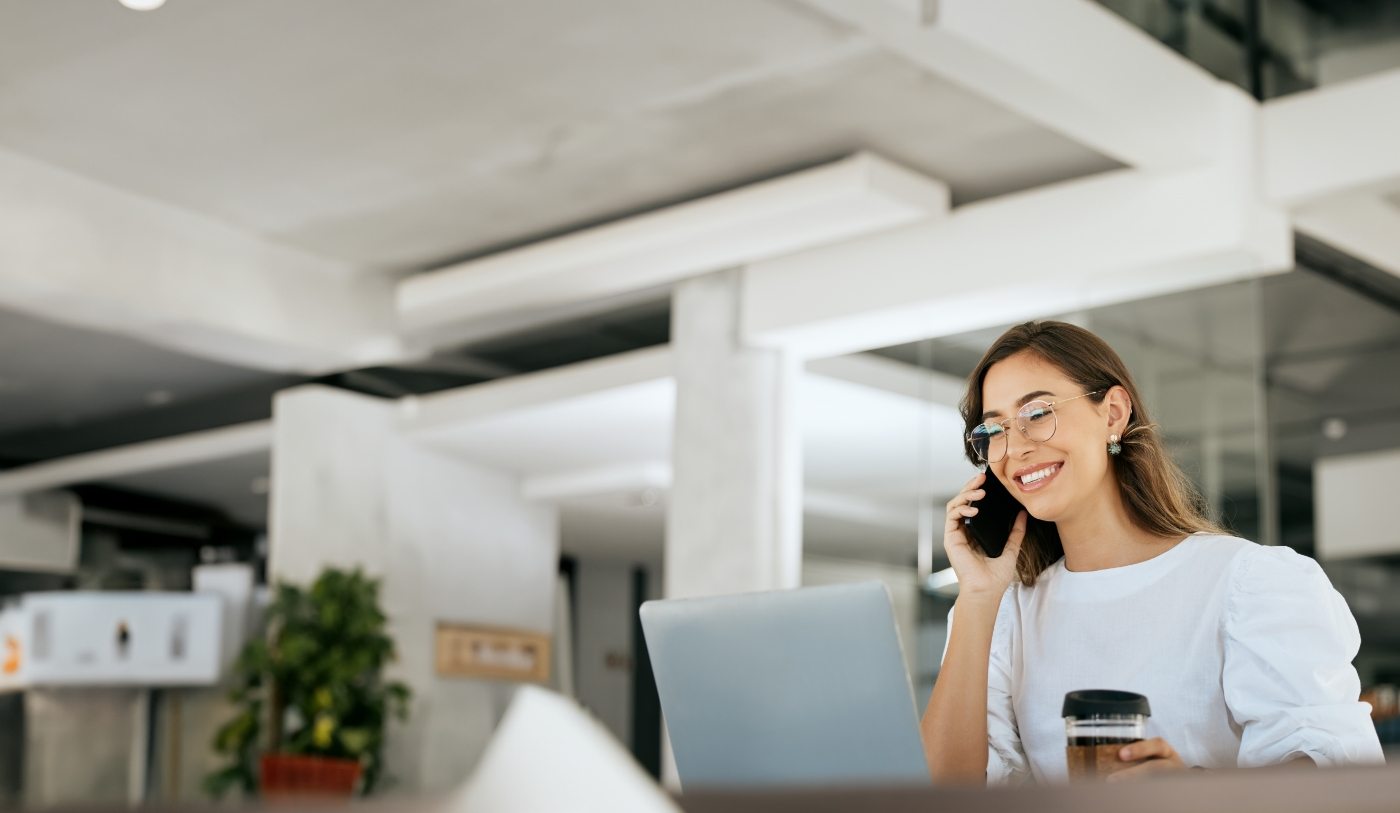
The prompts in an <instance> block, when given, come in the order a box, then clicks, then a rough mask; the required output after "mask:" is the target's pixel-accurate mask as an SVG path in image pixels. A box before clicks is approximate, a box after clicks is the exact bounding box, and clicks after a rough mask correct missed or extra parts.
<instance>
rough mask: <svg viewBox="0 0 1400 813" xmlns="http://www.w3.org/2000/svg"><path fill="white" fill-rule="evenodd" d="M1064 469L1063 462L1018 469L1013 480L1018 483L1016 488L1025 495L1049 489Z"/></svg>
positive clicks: (1012, 476)
mask: <svg viewBox="0 0 1400 813" xmlns="http://www.w3.org/2000/svg"><path fill="white" fill-rule="evenodd" d="M1063 468H1064V462H1063V461H1053V462H1050V463H1037V464H1035V465H1033V466H1025V467H1023V468H1020V469H1017V470H1016V473H1015V474H1013V475H1011V479H1012V481H1013V482H1015V483H1016V488H1017V490H1019V491H1022V492H1024V493H1030V492H1032V491H1040V490H1041V489H1043V488H1047V487H1049V485H1050V482H1051V481H1052V480H1054V479H1055V478H1056V477H1057V476H1059V474H1060V470H1061V469H1063Z"/></svg>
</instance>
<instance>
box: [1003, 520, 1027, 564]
mask: <svg viewBox="0 0 1400 813" xmlns="http://www.w3.org/2000/svg"><path fill="white" fill-rule="evenodd" d="M1029 521H1030V520H1029V518H1028V515H1027V514H1026V512H1025V511H1024V510H1023V511H1018V512H1017V513H1016V520H1015V521H1014V522H1012V523H1011V535H1010V536H1008V537H1007V538H1006V551H1007V553H1009V554H1011V560H1012V561H1015V559H1016V557H1017V556H1018V555H1020V553H1021V543H1023V542H1025V541H1026V525H1027V524H1028V523H1029ZM1003 555H1005V554H1003Z"/></svg>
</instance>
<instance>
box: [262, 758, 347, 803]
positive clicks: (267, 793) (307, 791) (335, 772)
mask: <svg viewBox="0 0 1400 813" xmlns="http://www.w3.org/2000/svg"><path fill="white" fill-rule="evenodd" d="M259 769H260V770H259V777H258V778H259V783H258V784H259V788H260V789H261V791H262V796H263V798H264V799H285V798H288V797H294V798H303V799H304V798H307V797H319V798H323V799H325V798H336V799H349V798H350V797H351V796H353V795H354V794H355V783H356V782H358V781H359V780H360V763H359V762H358V761H356V760H353V759H332V758H330V757H308V756H293V755H291V754H263V756H262V762H261V764H260V765H259Z"/></svg>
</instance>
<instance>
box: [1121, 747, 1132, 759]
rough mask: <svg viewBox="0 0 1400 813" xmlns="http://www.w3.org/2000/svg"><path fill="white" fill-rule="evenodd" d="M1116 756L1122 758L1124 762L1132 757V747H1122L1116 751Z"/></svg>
mask: <svg viewBox="0 0 1400 813" xmlns="http://www.w3.org/2000/svg"><path fill="white" fill-rule="evenodd" d="M1118 758H1119V759H1121V760H1123V761H1124V762H1127V761H1128V760H1130V759H1132V758H1133V749H1131V748H1124V749H1123V750H1121V751H1119V752H1118Z"/></svg>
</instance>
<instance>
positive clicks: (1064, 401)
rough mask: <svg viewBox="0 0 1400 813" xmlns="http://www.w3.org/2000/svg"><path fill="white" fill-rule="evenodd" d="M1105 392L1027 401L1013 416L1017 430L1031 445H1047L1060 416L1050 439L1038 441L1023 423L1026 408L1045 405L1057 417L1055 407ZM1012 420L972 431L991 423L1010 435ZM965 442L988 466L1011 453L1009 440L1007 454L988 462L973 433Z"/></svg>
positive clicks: (981, 424)
mask: <svg viewBox="0 0 1400 813" xmlns="http://www.w3.org/2000/svg"><path fill="white" fill-rule="evenodd" d="M1105 392H1108V389H1101V390H1094V391H1093V392H1084V393H1080V394H1079V395H1072V396H1070V397H1069V398H1061V399H1059V400H1057V401H1042V400H1040V399H1039V398H1036V399H1034V400H1032V401H1027V402H1025V403H1024V404H1022V405H1021V407H1020V409H1018V410H1016V414H1015V416H1013V417H1014V419H1015V421H1016V428H1017V429H1019V430H1021V434H1022V435H1024V436H1025V438H1026V440H1029V441H1030V442H1031V443H1046V442H1048V441H1049V440H1050V438H1053V437H1055V433H1056V432H1058V431H1059V429H1060V419H1059V417H1058V416H1056V417H1055V428H1054V429H1052V430H1050V437H1047V438H1046V439H1045V440H1036V439H1035V438H1033V437H1031V433H1030V430H1028V429H1027V428H1026V426H1025V424H1024V423H1023V422H1022V421H1021V413H1022V412H1024V411H1025V409H1026V407H1028V406H1030V405H1031V404H1045V405H1046V406H1047V407H1049V408H1050V414H1051V415H1055V407H1057V406H1059V405H1060V404H1067V403H1069V402H1070V401H1078V400H1079V399H1080V398H1088V397H1089V396H1091V395H1098V394H1100V393H1105ZM1012 420H1013V418H1007V419H1006V420H1003V421H982V422H981V423H979V424H977V426H974V427H972V431H973V432H975V431H977V427H979V426H986V425H987V424H989V423H994V424H996V425H997V426H1000V427H1001V431H1002V434H1009V433H1010V432H1011V427H1010V426H1008V424H1009V423H1011V421H1012ZM963 442H964V443H966V444H967V446H968V448H970V449H971V450H972V453H973V454H975V455H977V457H978V458H979V459H981V461H982V462H983V463H987V464H988V465H990V464H992V463H1000V462H1001V460H1002V459H1003V458H1005V457H1006V455H1007V454H1008V453H1010V451H1011V441H1010V440H1008V441H1007V442H1006V452H1004V453H1003V454H1002V455H1001V457H998V458H997V459H996V460H988V459H987V458H986V457H985V456H984V455H982V454H981V453H980V452H978V451H977V447H976V446H974V445H973V443H972V432H968V433H967V435H966V436H965V437H964V438H963ZM987 448H988V449H990V448H991V444H990V443H988V446H987Z"/></svg>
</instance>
